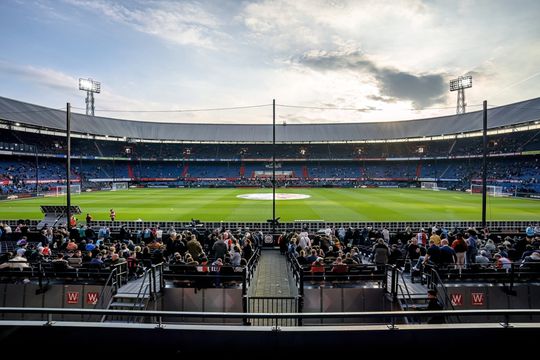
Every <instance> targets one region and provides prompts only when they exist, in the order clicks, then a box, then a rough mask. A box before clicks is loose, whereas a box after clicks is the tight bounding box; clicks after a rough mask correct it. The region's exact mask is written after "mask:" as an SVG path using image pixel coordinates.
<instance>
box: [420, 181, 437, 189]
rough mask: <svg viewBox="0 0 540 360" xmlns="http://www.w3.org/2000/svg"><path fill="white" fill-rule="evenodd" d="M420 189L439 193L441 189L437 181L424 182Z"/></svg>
mask: <svg viewBox="0 0 540 360" xmlns="http://www.w3.org/2000/svg"><path fill="white" fill-rule="evenodd" d="M420 189H422V190H433V191H439V187H438V186H437V183H436V182H435V181H422V182H421V183H420Z"/></svg>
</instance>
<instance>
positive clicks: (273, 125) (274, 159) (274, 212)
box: [272, 99, 276, 234]
mask: <svg viewBox="0 0 540 360" xmlns="http://www.w3.org/2000/svg"><path fill="white" fill-rule="evenodd" d="M272 232H273V233H274V234H275V233H276V99H274V100H272Z"/></svg>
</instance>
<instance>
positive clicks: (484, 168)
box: [482, 100, 487, 228]
mask: <svg viewBox="0 0 540 360" xmlns="http://www.w3.org/2000/svg"><path fill="white" fill-rule="evenodd" d="M482 123H483V125H482V140H483V145H482V228H485V227H486V196H487V101H486V100H484V112H483V121H482Z"/></svg>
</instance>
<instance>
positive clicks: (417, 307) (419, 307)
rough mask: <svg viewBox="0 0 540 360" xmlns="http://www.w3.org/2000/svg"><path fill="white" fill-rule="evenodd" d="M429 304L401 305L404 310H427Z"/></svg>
mask: <svg viewBox="0 0 540 360" xmlns="http://www.w3.org/2000/svg"><path fill="white" fill-rule="evenodd" d="M427 307H428V304H401V308H402V309H403V310H411V311H413V310H425V309H427Z"/></svg>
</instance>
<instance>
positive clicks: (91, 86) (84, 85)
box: [79, 79, 101, 94]
mask: <svg viewBox="0 0 540 360" xmlns="http://www.w3.org/2000/svg"><path fill="white" fill-rule="evenodd" d="M79 90H83V91H90V92H93V93H96V94H99V93H100V92H101V83H100V82H99V81H94V80H92V79H79Z"/></svg>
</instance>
